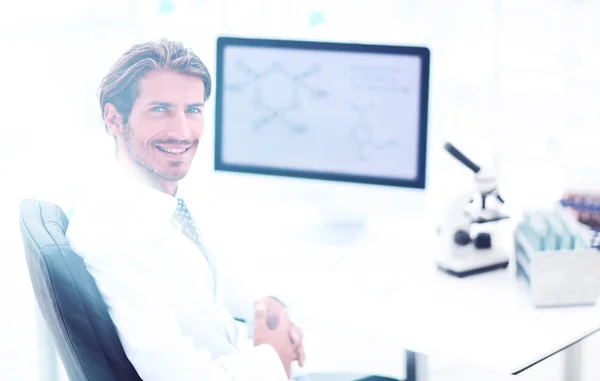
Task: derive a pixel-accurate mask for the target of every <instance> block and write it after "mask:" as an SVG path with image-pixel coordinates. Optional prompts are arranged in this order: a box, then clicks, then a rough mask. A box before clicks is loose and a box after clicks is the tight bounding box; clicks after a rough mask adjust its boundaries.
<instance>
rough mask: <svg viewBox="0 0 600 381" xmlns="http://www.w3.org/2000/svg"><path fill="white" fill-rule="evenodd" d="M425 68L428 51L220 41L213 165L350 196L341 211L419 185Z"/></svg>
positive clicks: (424, 145)
mask: <svg viewBox="0 0 600 381" xmlns="http://www.w3.org/2000/svg"><path fill="white" fill-rule="evenodd" d="M429 65H430V53H429V50H428V49H427V48H425V47H412V46H390V45H367V44H355V43H339V42H316V41H292V40H275V39H256V38H238V37H220V38H218V40H217V67H216V87H215V88H216V94H215V147H214V154H215V157H214V159H215V161H214V168H215V170H216V171H224V172H229V173H236V174H248V175H266V176H268V177H271V178H278V179H295V180H300V179H301V180H305V181H304V182H303V183H302V184H301V186H299V183H298V182H297V181H294V180H292V183H294V188H295V189H296V192H294V190H291V187H290V188H289V189H288V190H289V192H286V191H282V192H280V193H285V194H286V195H288V196H289V195H290V194H294V193H295V194H296V195H298V194H300V193H301V194H304V195H306V194H307V192H306V187H309V188H310V187H311V185H309V184H308V182H311V184H313V185H314V184H317V183H318V184H319V187H320V188H319V189H321V190H325V191H326V192H327V190H326V189H329V191H331V189H334V188H335V192H336V196H335V197H333V198H335V199H338V200H339V197H337V196H340V194H341V195H342V196H343V195H344V194H345V193H351V194H353V195H354V196H356V197H358V198H355V199H354V200H352V201H350V200H349V199H348V198H346V200H349V201H348V202H347V203H346V204H344V205H343V206H341V207H340V208H341V209H345V210H346V211H349V210H350V209H351V208H353V207H357V206H360V205H364V204H368V202H366V200H367V199H370V198H371V197H370V196H368V192H370V191H371V190H372V189H373V188H374V187H384V188H386V189H387V191H388V194H393V196H392V197H394V198H395V199H398V198H402V197H403V196H402V195H401V194H399V193H398V191H399V190H408V189H413V190H416V191H422V190H424V189H425V186H426V159H427V154H426V151H427V117H428V92H429V91H428V90H429ZM255 180H257V179H256V176H254V177H253V179H247V181H248V183H252V182H254V181H255ZM288 183H289V181H288ZM334 184H335V185H334ZM353 186H354V187H353ZM332 187H334V188H332ZM367 187H368V188H367ZM298 189H300V190H298ZM357 192H358V193H357ZM390 192H392V193H390ZM308 193H309V194H312V195H314V192H313V193H310V192H308ZM419 193H420V192H419ZM357 195H358V196H357ZM342 198H344V197H342ZM327 199H328V200H329V201H331V199H332V197H329V198H327ZM313 200H314V198H313Z"/></svg>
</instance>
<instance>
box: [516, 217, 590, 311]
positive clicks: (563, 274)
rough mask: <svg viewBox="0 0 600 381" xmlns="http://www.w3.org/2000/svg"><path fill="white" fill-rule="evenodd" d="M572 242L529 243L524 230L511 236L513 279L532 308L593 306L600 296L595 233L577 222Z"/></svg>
mask: <svg viewBox="0 0 600 381" xmlns="http://www.w3.org/2000/svg"><path fill="white" fill-rule="evenodd" d="M569 223H571V224H572V225H571V229H570V230H571V232H572V234H573V235H572V236H571V237H570V238H571V242H566V241H565V242H557V241H556V240H554V241H552V242H551V243H552V244H545V245H544V244H543V243H542V244H539V241H532V239H531V237H530V236H528V234H527V231H526V229H521V228H519V227H517V229H516V230H515V232H514V244H515V263H516V266H515V267H516V277H517V279H518V280H519V281H521V283H522V284H523V285H524V288H525V290H526V292H527V293H528V294H529V296H530V298H531V301H532V303H533V305H534V306H535V307H561V306H582V305H593V304H595V303H596V300H597V299H598V296H599V295H600V251H599V250H598V248H596V247H592V243H591V242H590V241H591V239H590V237H593V236H595V233H594V232H593V231H592V229H591V228H590V227H589V226H586V225H584V224H581V223H580V222H578V221H577V220H576V219H572V220H571V221H569Z"/></svg>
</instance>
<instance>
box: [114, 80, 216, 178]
mask: <svg viewBox="0 0 600 381" xmlns="http://www.w3.org/2000/svg"><path fill="white" fill-rule="evenodd" d="M203 113H204V84H203V82H202V80H201V79H200V78H198V77H194V76H189V75H184V74H180V73H175V72H169V71H153V72H150V73H148V74H147V75H146V76H145V77H143V78H142V80H141V81H140V83H139V91H138V97H137V99H136V100H135V103H134V104H133V108H132V110H131V115H130V117H129V121H128V123H127V124H125V125H124V126H123V128H122V133H121V134H117V146H118V150H119V155H121V156H125V155H124V154H126V155H127V156H128V159H130V160H131V161H132V162H133V164H135V165H137V166H138V167H140V168H142V169H143V170H145V171H146V172H147V175H149V176H150V178H151V180H153V181H156V182H158V183H165V182H176V181H179V180H181V179H183V178H184V177H185V175H186V174H187V173H188V170H189V168H190V165H191V163H192V159H193V158H194V155H195V154H196V149H197V148H198V143H199V141H200V137H201V136H202V132H203V130H204V115H203ZM123 159H125V157H123Z"/></svg>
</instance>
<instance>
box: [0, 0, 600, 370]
mask: <svg viewBox="0 0 600 381" xmlns="http://www.w3.org/2000/svg"><path fill="white" fill-rule="evenodd" d="M1 7H2V9H1V10H0V49H1V50H2V54H0V57H1V58H0V69H1V70H0V104H1V105H2V106H3V115H2V124H1V127H0V129H1V131H2V134H1V135H0V173H1V174H2V181H3V184H4V185H3V186H2V197H1V198H0V210H1V211H2V213H1V214H0V224H1V226H2V228H3V229H2V233H1V235H0V242H1V243H2V248H3V251H2V253H1V254H0V255H1V256H2V266H1V267H0V295H1V297H2V302H3V305H4V307H5V308H3V312H2V315H0V316H1V318H0V321H1V323H0V372H1V374H2V376H0V377H1V378H2V379H5V380H23V381H25V380H37V379H38V378H37V377H38V371H39V366H38V365H39V363H38V358H37V352H36V326H35V306H34V302H33V297H32V295H31V291H30V285H29V279H28V277H27V271H26V267H25V262H24V258H23V253H22V243H21V241H20V235H19V231H18V210H17V206H18V202H19V200H20V199H22V198H23V197H29V196H35V197H44V198H49V199H56V200H61V199H68V197H69V195H70V194H71V193H72V192H74V189H76V188H75V187H76V185H77V184H76V181H77V176H76V175H73V173H78V172H79V173H82V172H84V171H89V170H90V168H93V166H94V164H95V163H94V161H93V159H92V158H94V157H96V158H98V157H99V156H94V155H92V154H95V153H97V152H99V151H100V149H101V148H103V149H104V148H106V147H107V145H108V144H110V140H109V139H108V138H107V136H106V134H105V133H104V129H103V125H102V122H101V119H100V110H99V106H98V102H97V98H96V90H97V87H98V85H99V83H100V80H101V79H102V76H103V75H104V74H105V73H106V72H107V70H108V69H109V67H110V65H111V64H112V62H114V61H115V59H116V58H117V57H118V56H119V55H120V54H121V53H123V51H124V50H125V49H127V48H128V47H129V46H130V45H132V44H133V43H136V42H140V41H143V40H146V39H149V38H158V37H163V36H164V37H170V38H175V39H181V40H182V41H184V42H185V43H186V44H187V45H189V46H191V47H192V48H193V49H194V51H195V52H196V53H197V54H198V55H199V56H201V57H202V59H203V60H204V61H205V63H206V64H207V66H208V67H209V69H210V70H211V72H213V73H214V66H215V62H214V61H215V39H216V36H218V35H241V36H260V37H283V38H300V39H322V40H336V41H352V42H367V43H368V42H373V43H388V44H410V45H425V46H428V47H429V48H430V49H431V51H432V73H431V87H430V88H431V99H430V101H431V103H430V147H432V148H430V149H431V153H430V156H431V161H430V165H431V167H430V168H431V185H432V187H439V186H440V185H439V184H442V185H443V182H442V180H441V179H442V177H441V176H438V174H440V173H442V172H444V173H446V174H447V173H448V171H450V172H451V173H452V174H453V175H456V176H459V177H460V176H463V178H464V177H465V176H468V173H466V171H463V170H462V168H460V167H459V166H456V165H454V163H451V164H447V163H448V162H449V161H448V160H446V154H444V153H443V152H442V150H441V149H439V147H441V144H442V142H443V141H444V140H446V139H450V140H451V141H452V142H454V143H455V144H457V145H458V146H459V147H461V148H463V149H464V150H465V151H467V152H469V153H474V154H476V155H479V156H478V157H485V158H486V159H485V160H488V159H489V160H490V162H493V163H496V164H497V165H498V166H499V170H500V172H501V174H502V175H503V176H504V177H505V178H506V179H507V185H506V189H507V191H506V192H508V194H515V193H518V194H519V195H520V199H521V200H524V202H526V203H528V204H531V205H534V204H538V203H540V202H544V201H545V200H552V199H553V198H554V197H556V195H557V194H559V193H560V192H561V191H562V190H564V189H565V187H569V186H577V187H593V186H595V185H597V184H596V183H597V182H598V181H599V180H596V179H598V178H600V176H598V175H597V174H598V173H599V172H598V166H599V165H598V164H596V163H597V162H598V160H597V159H596V157H597V153H596V152H595V148H596V147H597V142H598V141H600V129H599V128H598V127H599V124H600V115H599V113H600V108H599V106H600V50H599V49H598V47H599V46H600V1H597V0H452V1H444V0H369V1H367V0H319V1H317V0H303V1H291V0H178V1H177V0H174V1H172V2H170V5H169V3H167V2H160V1H156V0H53V1H43V0H29V1H21V2H17V1H14V2H9V3H3V4H2V5H1ZM211 120H212V110H210V107H209V115H207V122H208V123H209V124H208V125H210V121H211ZM211 143H212V130H211V129H210V128H209V129H208V131H207V133H206V136H205V139H204V141H203V149H202V150H201V154H200V157H199V160H198V161H199V162H200V163H201V164H199V165H198V167H197V168H198V170H199V171H200V172H208V171H210V169H211V165H212V147H211ZM96 160H98V159H96ZM593 340H594V339H592V340H591V341H590V343H588V344H586V345H588V346H590V347H593V348H591V349H590V350H588V351H587V352H586V353H587V354H586V356H596V357H597V355H599V354H600V343H599V342H594V341H593ZM596 341H599V340H598V339H596ZM553 361H554V360H552V361H550V362H549V363H548V364H545V365H543V366H542V367H540V370H537V371H536V372H538V374H539V375H542V373H543V372H546V373H543V379H545V380H550V381H551V380H552V379H553V377H558V374H556V373H557V369H558V367H559V366H560V363H559V362H558V360H556V361H554V362H553ZM590 363H591V362H588V364H590ZM586 366H587V365H586ZM446 371H447V369H446ZM586 371H589V372H595V373H594V374H596V375H598V374H600V367H597V369H593V368H592V366H591V365H589V369H587V370H586ZM540 372H541V373H540ZM462 377H463V378H462V379H465V378H464V376H462Z"/></svg>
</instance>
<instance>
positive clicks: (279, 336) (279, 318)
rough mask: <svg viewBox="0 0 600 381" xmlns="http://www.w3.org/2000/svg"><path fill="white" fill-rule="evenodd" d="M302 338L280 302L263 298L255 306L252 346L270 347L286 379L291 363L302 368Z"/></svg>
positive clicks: (298, 328)
mask: <svg viewBox="0 0 600 381" xmlns="http://www.w3.org/2000/svg"><path fill="white" fill-rule="evenodd" d="M302 336H303V332H302V329H300V327H298V326H297V325H296V324H294V323H293V322H292V321H291V320H290V318H289V316H288V313H287V311H286V309H285V306H284V305H283V304H281V302H279V301H278V300H276V299H274V298H263V299H261V300H259V301H258V302H257V303H256V304H255V318H254V345H255V346H256V345H260V344H269V345H271V346H272V347H273V348H274V349H275V351H276V352H277V354H278V355H279V358H280V359H281V362H282V363H283V367H284V368H285V371H286V373H287V376H288V378H290V369H291V364H292V362H293V361H298V365H300V366H301V367H302V366H304V362H305V353H304V345H303V342H302Z"/></svg>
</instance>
